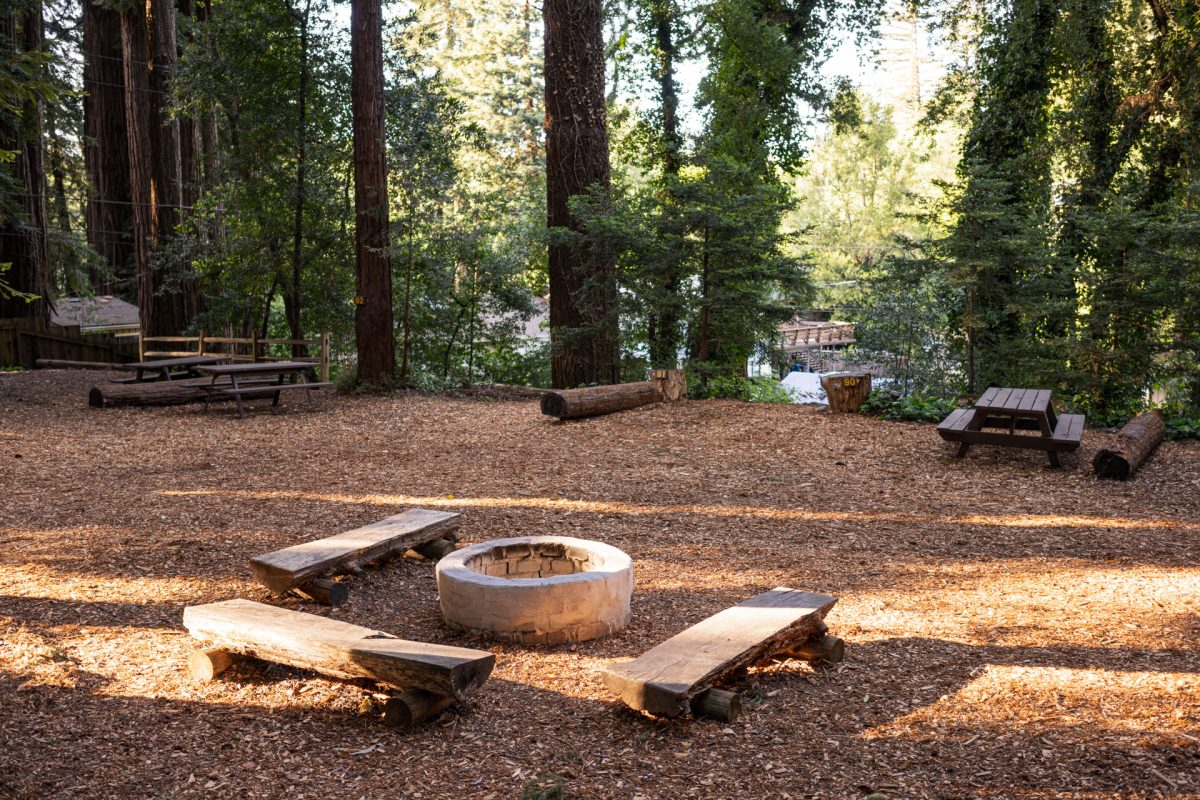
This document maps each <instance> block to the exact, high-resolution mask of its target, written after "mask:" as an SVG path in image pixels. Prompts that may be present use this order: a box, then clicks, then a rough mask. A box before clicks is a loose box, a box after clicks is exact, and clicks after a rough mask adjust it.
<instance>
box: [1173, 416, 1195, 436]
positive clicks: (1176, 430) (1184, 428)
mask: <svg viewBox="0 0 1200 800" xmlns="http://www.w3.org/2000/svg"><path fill="white" fill-rule="evenodd" d="M1167 438H1168V439H1200V414H1193V415H1191V416H1172V417H1167Z"/></svg>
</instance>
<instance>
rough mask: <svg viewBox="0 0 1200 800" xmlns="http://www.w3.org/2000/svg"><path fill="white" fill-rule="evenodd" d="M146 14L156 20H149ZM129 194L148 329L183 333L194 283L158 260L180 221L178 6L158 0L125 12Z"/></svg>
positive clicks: (191, 311) (194, 305) (194, 302)
mask: <svg viewBox="0 0 1200 800" xmlns="http://www.w3.org/2000/svg"><path fill="white" fill-rule="evenodd" d="M147 12H148V13H149V14H150V17H151V18H150V19H147V16H146V14H147ZM121 51H122V56H123V59H124V75H125V124H126V129H127V132H128V144H129V190H130V191H129V193H130V197H131V200H132V203H133V230H134V255H135V260H136V263H137V275H138V306H139V307H140V308H141V314H142V331H143V332H144V333H145V334H147V335H150V336H162V335H171V334H177V333H179V332H180V331H182V330H183V329H184V328H186V327H187V326H188V325H190V324H191V321H192V319H194V318H195V315H196V313H197V311H198V298H197V294H196V288H195V285H194V284H193V283H192V282H191V281H190V280H188V279H186V278H180V277H176V279H174V280H172V279H170V276H169V274H168V270H167V269H166V268H165V267H164V265H162V264H160V263H157V261H158V259H157V258H156V254H157V250H158V248H159V247H160V246H161V245H162V244H163V243H164V242H165V241H166V240H167V239H169V238H170V237H171V235H172V234H173V233H174V231H175V227H176V225H177V224H178V221H179V206H180V204H181V203H180V201H181V194H180V157H179V125H178V123H177V122H176V121H175V120H172V119H171V118H170V115H169V113H168V110H169V109H168V94H167V93H168V90H169V85H168V73H169V72H170V65H171V64H174V63H175V57H176V41H175V7H174V5H173V4H172V3H170V2H166V1H165V0H151V2H150V5H149V7H148V8H144V7H141V6H134V7H132V8H130V9H128V10H126V11H123V12H122V13H121Z"/></svg>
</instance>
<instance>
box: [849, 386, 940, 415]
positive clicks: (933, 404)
mask: <svg viewBox="0 0 1200 800" xmlns="http://www.w3.org/2000/svg"><path fill="white" fill-rule="evenodd" d="M956 408H958V401H956V400H954V399H953V398H945V397H928V396H925V395H920V394H910V395H907V396H904V397H901V396H899V395H897V394H895V393H894V392H890V391H888V390H887V389H876V390H875V391H873V392H871V394H870V396H869V397H867V401H866V402H865V403H863V406H862V409H861V411H862V412H863V413H864V414H874V415H875V416H877V417H880V418H882V419H890V420H894V421H899V422H941V421H942V420H943V419H945V418H946V415H948V414H949V413H950V412H951V411H953V410H954V409H956Z"/></svg>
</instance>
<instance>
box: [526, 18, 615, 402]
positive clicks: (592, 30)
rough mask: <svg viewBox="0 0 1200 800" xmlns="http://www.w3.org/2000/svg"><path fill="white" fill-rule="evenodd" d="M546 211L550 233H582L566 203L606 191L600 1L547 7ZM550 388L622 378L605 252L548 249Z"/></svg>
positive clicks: (612, 271)
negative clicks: (562, 230) (551, 348)
mask: <svg viewBox="0 0 1200 800" xmlns="http://www.w3.org/2000/svg"><path fill="white" fill-rule="evenodd" d="M542 14H543V20H544V28H545V50H546V53H545V77H546V123H545V128H546V204H547V223H548V224H549V226H550V227H551V228H568V229H571V230H576V231H577V230H580V227H581V226H580V223H579V220H578V219H576V218H575V216H574V215H573V214H571V211H570V207H569V205H568V201H569V199H570V198H571V197H573V196H577V195H585V194H588V193H589V192H590V191H592V190H593V189H599V190H600V191H602V192H607V191H608V188H609V161H608V131H607V114H606V110H605V102H604V39H603V35H602V31H601V17H602V13H601V3H600V0H546V2H545V3H544V4H543V6H542ZM549 255H550V263H549V266H550V336H551V341H552V344H553V355H552V357H551V358H552V372H553V382H554V386H555V387H557V388H564V387H569V386H578V385H580V384H586V383H616V382H617V381H618V380H619V379H620V350H619V339H618V329H617V308H616V274H615V267H614V263H613V259H612V256H611V254H608V253H595V252H593V253H588V252H584V251H582V250H580V249H577V248H572V247H570V246H567V245H564V244H554V245H551V247H550V254H549Z"/></svg>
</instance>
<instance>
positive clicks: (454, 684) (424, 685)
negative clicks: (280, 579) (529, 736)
mask: <svg viewBox="0 0 1200 800" xmlns="http://www.w3.org/2000/svg"><path fill="white" fill-rule="evenodd" d="M183 626H184V627H185V628H187V629H188V632H189V633H191V634H192V636H194V637H196V638H197V639H200V640H201V641H204V642H207V643H209V644H210V645H212V646H214V647H218V648H221V649H224V650H228V651H230V652H233V653H237V654H239V655H243V656H252V657H254V658H261V659H262V660H264V661H273V662H275V663H277V664H287V665H288V666H292V667H300V668H301V669H311V670H313V671H315V672H320V673H321V674H323V675H330V676H332V677H335V678H342V679H345V680H354V679H356V678H369V679H371V680H373V681H376V682H378V683H383V684H387V685H389V686H396V687H398V688H402V689H409V688H415V689H424V690H426V691H429V692H432V693H434V694H440V695H445V696H447V697H453V698H455V699H462V698H463V697H464V696H465V695H467V694H469V693H470V692H471V691H473V690H475V689H478V688H479V687H480V686H482V685H483V683H484V681H486V680H487V679H488V676H489V675H491V674H492V667H494V666H495V664H496V656H495V655H494V654H492V653H487V652H484V651H482V650H470V649H468V648H465V647H451V646H448V645H440V644H427V643H425V642H410V641H406V640H404V639H398V638H396V637H394V636H392V635H391V634H389V633H384V632H383V631H377V630H371V629H370V628H363V627H360V626H358V625H351V624H350V623H348V622H341V621H339V620H334V619H329V618H327V617H319V616H317V615H315V614H306V613H304V612H301V611H288V610H287V609H284V608H277V607H275V606H269V605H265V604H263V603H255V602H253V601H250V600H225V601H223V602H220V603H209V604H208V605H203V606H190V607H189V608H186V609H184V612H183Z"/></svg>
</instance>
